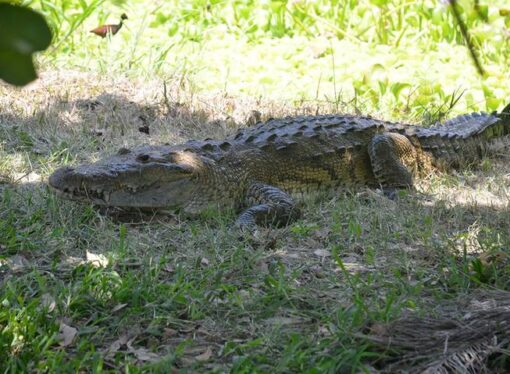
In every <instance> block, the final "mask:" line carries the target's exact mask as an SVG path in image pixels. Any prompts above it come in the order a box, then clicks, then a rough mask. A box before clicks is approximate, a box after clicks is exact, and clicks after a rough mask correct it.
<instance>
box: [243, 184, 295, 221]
mask: <svg viewBox="0 0 510 374" xmlns="http://www.w3.org/2000/svg"><path fill="white" fill-rule="evenodd" d="M245 201H246V205H247V206H249V208H247V209H246V210H244V211H243V212H242V213H241V214H240V215H239V217H238V218H237V221H236V224H237V225H238V226H239V227H241V228H248V229H252V228H255V227H256V226H268V225H276V226H283V225H287V224H288V223H289V222H292V221H294V220H295V219H296V218H298V217H299V214H300V213H299V209H298V208H297V207H296V203H295V202H294V200H293V199H292V197H290V196H289V194H287V193H285V192H283V191H282V190H280V189H279V188H276V187H274V186H270V185H267V184H262V183H254V184H252V185H251V186H250V187H249V188H248V190H247V192H246V198H245Z"/></svg>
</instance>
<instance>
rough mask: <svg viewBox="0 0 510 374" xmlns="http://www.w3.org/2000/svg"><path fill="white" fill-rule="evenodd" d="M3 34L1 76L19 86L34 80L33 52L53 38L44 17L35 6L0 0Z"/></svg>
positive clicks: (45, 45)
mask: <svg viewBox="0 0 510 374" xmlns="http://www.w3.org/2000/svg"><path fill="white" fill-rule="evenodd" d="M0 35H1V38H0V79H3V80H4V81H6V82H7V83H11V84H14V85H17V86H22V85H25V84H27V83H29V82H31V81H33V80H34V79H35V78H36V77H37V75H36V72H35V68H34V63H33V61H32V53H34V52H36V51H42V50H44V49H46V48H48V46H49V45H50V42H51V31H50V28H49V27H48V24H47V23H46V21H45V20H44V18H43V17H42V16H41V15H40V14H38V13H36V12H34V11H33V10H31V9H28V8H24V7H20V6H17V5H12V4H6V3H0Z"/></svg>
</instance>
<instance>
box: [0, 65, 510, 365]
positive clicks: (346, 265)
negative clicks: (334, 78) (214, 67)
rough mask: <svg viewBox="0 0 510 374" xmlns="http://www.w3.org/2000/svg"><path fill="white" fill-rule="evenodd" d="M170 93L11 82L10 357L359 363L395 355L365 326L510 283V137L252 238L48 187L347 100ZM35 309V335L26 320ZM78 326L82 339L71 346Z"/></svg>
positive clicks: (312, 205)
mask: <svg viewBox="0 0 510 374" xmlns="http://www.w3.org/2000/svg"><path fill="white" fill-rule="evenodd" d="M167 87H168V90H167V91H168V92H167V93H166V96H165V95H164V89H163V82H135V81H128V80H124V79H112V80H109V79H106V78H100V77H96V76H94V75H91V74H84V73H75V72H53V73H45V74H43V75H42V77H41V79H40V80H38V81H37V82H36V83H34V84H32V85H31V86H29V87H27V88H25V89H23V90H17V89H12V88H8V87H5V86H0V183H1V184H0V194H2V202H1V205H0V206H1V209H0V261H1V263H0V264H1V265H0V283H1V285H2V288H3V291H0V299H2V300H4V306H5V305H10V309H9V310H3V312H1V313H0V327H2V326H3V327H4V328H5V329H6V330H5V331H7V332H6V333H4V338H3V339H4V340H3V341H0V343H2V344H3V345H0V348H2V347H8V348H6V349H7V351H8V352H9V353H8V359H9V362H8V364H6V365H10V366H6V367H11V368H18V369H20V368H25V369H41V370H42V369H44V368H49V369H50V370H51V368H56V367H64V368H67V369H71V368H74V369H78V368H83V367H89V368H90V367H91V366H90V365H92V362H98V361H97V360H100V362H101V365H103V366H102V367H104V368H107V369H113V370H117V369H120V368H122V367H126V365H127V366H129V367H131V368H132V369H133V370H134V369H135V368H144V369H150V370H158V369H160V370H163V369H168V368H175V369H186V368H187V369H191V370H217V371H224V370H233V371H238V372H243V370H244V372H251V371H269V370H276V371H282V372H285V371H287V372H288V371H294V372H295V371H305V370H312V368H318V369H319V370H323V371H330V372H335V371H338V370H341V371H343V370H353V371H356V370H361V369H362V368H369V367H370V365H376V366H377V365H382V364H381V363H382V362H385V361H384V355H383V354H381V353H380V351H379V350H378V348H377V347H376V346H374V345H372V344H373V343H371V342H370V340H367V339H364V338H360V337H359V334H360V333H361V332H363V331H365V330H366V328H367V326H368V325H369V324H372V323H381V324H385V323H386V322H388V321H393V320H395V319H396V318H398V317H399V316H400V315H402V314H406V313H407V312H408V311H416V312H423V311H426V310H428V308H429V307H430V305H431V304H433V303H436V302H440V301H441V300H443V299H449V298H451V297H452V295H456V294H469V293H471V292H472V289H473V288H485V287H489V288H502V289H507V290H508V288H509V287H510V276H509V274H510V272H509V269H510V260H509V256H510V230H509V227H510V208H509V201H510V166H509V165H510V163H509V161H510V158H509V156H508V155H509V153H508V141H506V142H503V143H501V144H500V145H498V146H497V147H496V148H495V155H493V156H491V158H488V159H485V160H483V161H482V162H481V166H480V167H477V168H473V169H472V170H468V171H464V172H459V173H456V174H450V175H440V174H437V175H432V176H430V177H429V178H428V179H427V180H423V181H421V182H420V184H419V185H418V191H417V192H413V193H405V194H403V195H402V196H400V197H399V198H398V199H397V200H396V201H390V200H388V199H386V198H385V197H383V196H381V195H380V194H379V193H377V192H376V191H371V190H368V189H362V190H359V191H340V192H338V194H337V195H336V196H333V197H331V196H322V197H317V198H312V199H309V201H306V202H305V206H304V211H305V215H304V218H303V219H302V220H301V221H299V222H297V223H295V224H293V225H292V226H290V227H287V228H284V229H279V230H267V231H263V232H262V233H261V235H260V236H258V237H251V238H250V237H247V238H239V237H238V236H239V235H238V233H236V232H235V231H233V230H230V226H229V224H230V222H231V221H232V218H233V217H232V215H231V214H229V213H225V214H217V213H216V212H211V213H210V214H205V215H203V216H202V217H199V218H195V219H183V218H182V217H179V216H167V217H159V216H158V217H153V218H152V219H151V220H149V221H148V222H138V223H121V222H118V221H117V220H116V219H114V218H112V217H109V216H105V215H103V214H101V213H100V212H98V211H97V210H95V209H94V208H92V207H89V206H84V205H79V204H75V203H72V202H68V201H61V200H58V199H57V198H56V197H55V196H54V195H53V194H51V192H50V191H49V190H48V189H47V188H46V186H45V183H44V182H45V180H46V178H47V176H48V175H49V174H50V173H51V172H52V171H53V170H54V169H55V168H57V167H60V166H62V165H63V164H67V163H75V162H82V161H93V160H95V159H97V158H98V157H100V156H102V155H104V154H105V153H110V152H113V151H114V150H115V149H117V148H119V147H121V146H132V145H134V144H139V143H162V142H169V143H177V142H181V141H184V140H187V139H189V138H205V137H213V138H215V137H224V136H226V135H227V134H231V133H232V132H234V131H236V130H237V129H238V128H239V127H240V126H243V124H244V122H245V121H247V120H249V118H250V116H251V115H252V111H253V110H258V111H260V112H261V114H262V118H264V119H266V118H269V117H278V116H283V115H287V114H297V113H317V112H318V113H325V112H329V111H331V110H332V108H333V106H331V107H328V104H321V105H320V106H316V105H315V104H313V103H312V104H310V105H309V106H300V107H298V108H296V107H294V106H293V105H291V104H286V103H276V102H267V101H264V100H258V99H252V98H246V97H244V98H240V97H229V96H228V95H221V94H218V95H198V94H195V93H193V92H190V90H189V88H188V87H186V84H185V82H167ZM344 109H345V110H346V111H349V110H351V111H352V110H354V108H349V107H348V106H345V107H344ZM141 128H142V129H144V131H146V129H147V128H148V130H149V134H146V133H145V132H142V131H140V129H141ZM505 147H506V148H505ZM48 300H50V302H49V304H50V305H53V304H52V303H54V305H53V307H52V308H46V309H45V308H42V309H41V305H46V304H48ZM50 309H51V310H50ZM2 313H3V314H2ZM23 313H27V314H28V315H31V316H37V318H35V317H34V318H35V320H36V321H38V322H37V323H38V328H37V329H35V330H31V329H29V328H26V329H25V330H23V328H24V327H23V326H24V325H22V322H23V319H22V318H21V317H20V316H23ZM449 317H451V316H450V315H449ZM34 318H33V319H34ZM26 324H27V325H30V323H29V322H26ZM18 325H19V326H18ZM63 325H65V326H70V327H72V328H75V329H76V330H77V332H78V335H77V336H74V337H72V339H71V342H69V343H68V344H67V343H65V339H64V340H62V339H60V338H59V337H58V334H56V332H55V331H56V330H55V329H57V330H58V328H59V327H60V328H61V329H62V328H63ZM14 326H18V327H17V328H18V330H16V328H15V327H14ZM64 330H65V329H64ZM20 331H21V332H20ZM66 331H67V330H66ZM20 336H23V339H21V340H20V339H19V337H20ZM9 337H14V338H12V339H14V340H12V339H11V340H9V339H10V338H9ZM44 337H46V338H45V339H46V340H44V339H43V338H44ZM8 338H9V339H8ZM15 338H16V339H17V340H16V339H15ZM6 342H8V343H9V344H7V343H6ZM41 347H42V348H41ZM24 357H25V358H24ZM28 357H32V358H30V359H29V358H28ZM24 359H25V360H27V361H23V360H24ZM94 360H96V361H94ZM20 362H23V363H25V365H26V366H22V365H21V364H20ZM27 362H28V363H27ZM310 372H313V371H310Z"/></svg>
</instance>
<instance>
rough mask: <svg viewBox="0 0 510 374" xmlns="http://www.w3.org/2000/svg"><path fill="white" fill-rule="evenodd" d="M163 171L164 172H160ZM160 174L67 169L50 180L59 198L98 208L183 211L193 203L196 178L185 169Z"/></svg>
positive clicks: (84, 167)
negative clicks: (182, 209)
mask: <svg viewBox="0 0 510 374" xmlns="http://www.w3.org/2000/svg"><path fill="white" fill-rule="evenodd" d="M160 169H161V168H160ZM164 169H167V170H164V171H163V172H161V171H160V172H159V174H161V175H160V176H159V177H158V176H156V175H157V174H158V173H151V172H148V173H147V172H146V171H144V170H143V169H138V170H136V169H135V170H122V172H113V171H111V169H107V168H104V167H101V166H97V165H94V164H93V165H82V166H78V167H77V168H70V167H64V168H60V169H58V170H57V171H55V172H54V173H53V174H52V175H51V176H50V178H49V180H48V182H49V185H50V187H51V188H52V189H53V190H54V191H56V192H57V194H58V195H60V196H62V197H64V198H67V199H70V200H76V201H88V202H92V203H93V204H95V205H102V206H114V207H120V208H141V209H143V208H148V209H159V208H161V209H163V208H164V209H179V208H183V207H185V206H187V205H188V204H189V203H190V200H191V199H192V191H193V189H194V188H193V186H194V183H193V178H192V176H191V174H190V173H186V172H185V171H184V170H183V169H182V168H181V167H179V166H175V165H174V166H173V167H172V165H166V166H164Z"/></svg>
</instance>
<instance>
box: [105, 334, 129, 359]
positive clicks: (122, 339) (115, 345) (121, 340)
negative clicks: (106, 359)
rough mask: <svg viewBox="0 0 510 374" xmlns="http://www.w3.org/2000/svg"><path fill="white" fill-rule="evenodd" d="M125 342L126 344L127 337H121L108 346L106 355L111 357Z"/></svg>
mask: <svg viewBox="0 0 510 374" xmlns="http://www.w3.org/2000/svg"><path fill="white" fill-rule="evenodd" d="M127 342H128V336H127V335H122V336H121V337H119V338H118V339H117V340H115V341H114V342H113V343H112V344H110V346H109V347H108V349H107V350H106V352H107V355H108V356H111V355H113V354H115V353H116V352H117V351H118V350H119V349H120V348H121V347H122V346H123V345H125V344H126V343H127Z"/></svg>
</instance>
